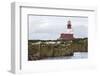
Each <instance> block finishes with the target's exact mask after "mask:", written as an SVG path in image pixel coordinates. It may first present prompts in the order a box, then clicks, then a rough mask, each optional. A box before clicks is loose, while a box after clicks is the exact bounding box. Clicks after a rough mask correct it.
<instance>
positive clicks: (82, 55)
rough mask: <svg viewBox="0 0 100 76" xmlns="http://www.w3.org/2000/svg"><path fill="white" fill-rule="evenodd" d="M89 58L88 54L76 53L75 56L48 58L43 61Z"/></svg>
mask: <svg viewBox="0 0 100 76" xmlns="http://www.w3.org/2000/svg"><path fill="white" fill-rule="evenodd" d="M86 58H88V52H74V55H73V56H64V57H48V58H46V59H43V60H47V59H50V60H56V59H86Z"/></svg>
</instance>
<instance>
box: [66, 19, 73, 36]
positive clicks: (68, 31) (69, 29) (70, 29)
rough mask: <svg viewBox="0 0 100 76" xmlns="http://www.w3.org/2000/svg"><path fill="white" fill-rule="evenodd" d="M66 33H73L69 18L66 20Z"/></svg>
mask: <svg viewBox="0 0 100 76" xmlns="http://www.w3.org/2000/svg"><path fill="white" fill-rule="evenodd" d="M66 33H68V34H73V30H72V25H71V21H70V20H69V21H68V24H67V32H66Z"/></svg>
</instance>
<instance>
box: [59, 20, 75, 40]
mask: <svg viewBox="0 0 100 76" xmlns="http://www.w3.org/2000/svg"><path fill="white" fill-rule="evenodd" d="M59 39H60V40H72V39H74V37H73V30H72V24H71V21H70V20H69V21H68V22H67V29H66V32H65V33H61V34H60V38H59Z"/></svg>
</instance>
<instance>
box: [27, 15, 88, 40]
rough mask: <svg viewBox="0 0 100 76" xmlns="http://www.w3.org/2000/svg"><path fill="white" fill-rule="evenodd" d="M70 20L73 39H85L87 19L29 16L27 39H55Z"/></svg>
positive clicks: (64, 30) (65, 29) (64, 31)
mask: <svg viewBox="0 0 100 76" xmlns="http://www.w3.org/2000/svg"><path fill="white" fill-rule="evenodd" d="M69 19H70V20H71V22H72V28H73V31H74V33H75V34H74V36H75V37H87V33H88V32H87V27H88V18H81V17H56V16H34V15H33V16H29V39H57V38H59V36H60V34H61V33H66V31H67V28H66V27H67V21H68V20H69Z"/></svg>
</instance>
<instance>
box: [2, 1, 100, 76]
mask: <svg viewBox="0 0 100 76" xmlns="http://www.w3.org/2000/svg"><path fill="white" fill-rule="evenodd" d="M13 1H17V2H28V3H31V2H32V3H34V6H46V7H49V6H52V7H55V6H56V7H66V6H67V5H72V6H73V5H76V6H95V7H97V8H98V11H97V13H98V14H97V21H98V22H97V24H98V25H100V22H99V20H100V14H99V13H100V1H99V0H1V1H0V10H1V11H0V76H1V75H3V76H4V75H5V76H12V75H13V74H11V73H9V72H8V71H9V69H10V52H11V51H10V49H11V48H10V47H11V43H10V42H11V40H10V38H11V37H10V36H11V32H10V31H11V12H10V10H11V8H10V3H11V2H13ZM96 27H97V34H98V42H100V26H96ZM96 41H97V40H96ZM96 45H97V46H98V47H99V45H100V44H98V43H96ZM98 47H97V50H96V54H97V58H96V60H95V61H96V62H97V68H95V67H92V68H91V69H85V68H84V69H78V68H77V69H73V70H69V71H63V72H53V73H40V74H29V75H34V76H55V75H56V76H69V75H71V76H73V75H74V76H75V75H79V76H89V75H91V76H94V75H95V76H99V75H97V74H98V73H99V72H98V71H100V66H99V64H100V61H99V60H100V59H99V58H100V56H99V53H100V50H99V48H98ZM98 69H99V70H98ZM24 75H25V76H28V74H24Z"/></svg>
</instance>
